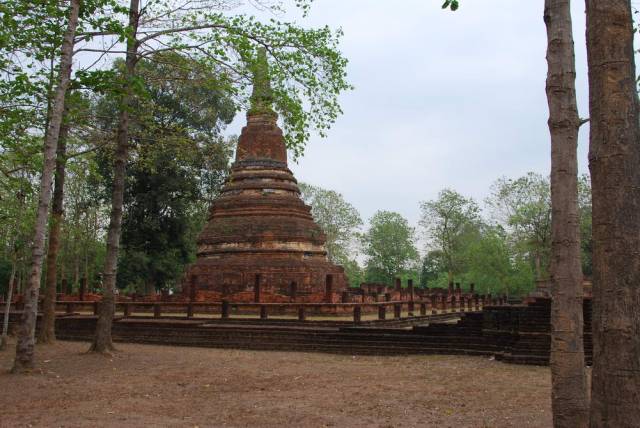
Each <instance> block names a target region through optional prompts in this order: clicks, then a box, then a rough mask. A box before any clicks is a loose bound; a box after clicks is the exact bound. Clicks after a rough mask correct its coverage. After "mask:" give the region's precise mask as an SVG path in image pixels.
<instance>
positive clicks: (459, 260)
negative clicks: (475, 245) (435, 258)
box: [420, 189, 480, 281]
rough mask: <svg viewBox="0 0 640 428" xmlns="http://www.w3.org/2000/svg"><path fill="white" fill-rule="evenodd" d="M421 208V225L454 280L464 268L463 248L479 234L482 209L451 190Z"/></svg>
mask: <svg viewBox="0 0 640 428" xmlns="http://www.w3.org/2000/svg"><path fill="white" fill-rule="evenodd" d="M420 208H421V211H422V216H421V219H420V225H421V226H422V227H423V228H424V230H425V233H426V237H427V239H428V241H429V242H430V244H431V247H432V249H435V250H438V251H439V252H440V256H439V260H440V263H441V266H442V268H444V269H445V270H446V271H447V272H448V276H449V281H453V278H454V275H456V274H458V273H460V272H462V270H463V268H464V264H465V260H464V254H465V253H464V251H462V248H463V247H465V245H466V244H467V241H469V240H471V239H473V235H474V234H476V232H477V228H478V225H479V222H480V216H479V212H480V208H479V207H478V205H477V204H476V202H475V201H474V200H473V199H468V198H465V197H464V196H462V195H460V194H459V193H457V192H455V191H453V190H451V189H444V190H442V191H441V192H440V193H439V194H438V198H437V199H436V200H432V201H426V202H422V203H421V204H420Z"/></svg>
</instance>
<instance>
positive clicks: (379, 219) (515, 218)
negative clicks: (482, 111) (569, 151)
mask: <svg viewBox="0 0 640 428" xmlns="http://www.w3.org/2000/svg"><path fill="white" fill-rule="evenodd" d="M301 189H302V194H303V198H304V199H305V200H306V201H307V202H308V203H310V204H311V205H312V213H313V215H314V218H315V220H316V221H317V222H318V223H319V224H320V225H321V226H322V228H323V229H324V230H325V231H328V232H327V247H328V253H329V257H330V258H331V259H332V260H333V261H334V262H336V263H338V264H341V265H343V266H345V268H346V272H347V275H348V276H349V282H350V284H351V285H352V286H358V285H359V284H360V283H361V282H365V281H366V282H380V283H387V284H391V283H392V282H393V280H394V278H396V277H400V278H402V279H403V281H406V279H412V280H413V281H414V282H415V283H416V284H420V286H423V287H444V288H446V287H447V285H448V283H449V282H462V283H464V284H469V283H471V282H473V283H475V284H476V286H477V289H478V290H479V291H481V292H483V293H487V292H493V293H501V294H502V293H504V294H509V295H515V296H524V295H526V294H527V293H529V292H530V291H532V290H533V288H534V287H535V285H536V282H537V281H547V280H548V279H549V262H550V258H549V257H550V250H551V199H550V183H549V179H548V178H547V177H545V176H543V175H540V174H536V173H532V172H530V173H528V174H526V175H525V176H523V177H520V178H517V179H508V178H504V177H503V178H500V179H498V180H496V181H495V182H494V183H493V185H492V186H491V189H490V195H489V196H488V197H487V198H486V199H485V201H484V204H483V208H481V206H480V204H479V203H478V202H476V201H475V200H474V199H472V198H467V197H465V196H463V195H461V194H460V193H458V192H456V191H455V190H452V189H444V190H442V191H441V192H440V193H439V194H438V196H437V198H435V199H433V200H429V201H423V202H421V203H420V209H421V219H420V222H419V224H418V227H417V228H414V227H412V226H411V225H410V224H409V222H408V221H407V220H406V219H405V218H403V217H402V216H401V215H400V214H399V213H395V212H389V211H378V212H376V213H375V214H374V215H373V216H372V217H371V219H369V221H368V225H367V227H366V229H363V223H362V221H361V218H360V215H359V214H358V212H357V210H356V209H355V208H354V207H353V206H352V205H351V204H349V203H348V202H347V201H345V200H344V198H343V197H342V195H340V194H338V193H336V192H333V191H327V190H323V189H319V188H317V187H314V186H310V185H308V184H302V185H301ZM579 206H580V216H579V217H580V229H581V232H582V241H581V242H582V245H581V248H582V271H583V274H584V275H585V276H587V277H589V276H590V275H591V273H592V266H591V258H592V244H591V188H590V184H589V177H588V176H586V175H585V176H582V177H580V179H579ZM328 207H330V210H328V209H327V208H328Z"/></svg>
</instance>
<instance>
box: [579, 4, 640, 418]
mask: <svg viewBox="0 0 640 428" xmlns="http://www.w3.org/2000/svg"><path fill="white" fill-rule="evenodd" d="M586 11H587V60H588V64H589V110H590V119H591V120H590V124H591V133H590V141H589V169H590V170H591V183H592V192H593V247H594V251H593V323H592V324H593V372H592V389H591V400H592V402H591V426H593V427H616V428H618V427H631V426H638V425H637V424H638V414H637V412H638V403H640V313H639V311H640V167H639V166H640V126H639V120H640V117H639V114H638V95H637V92H636V67H635V61H634V50H633V35H634V31H633V21H632V11H631V4H630V2H629V0H587V1H586Z"/></svg>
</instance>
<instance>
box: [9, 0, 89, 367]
mask: <svg viewBox="0 0 640 428" xmlns="http://www.w3.org/2000/svg"><path fill="white" fill-rule="evenodd" d="M79 10H80V0H71V4H70V13H69V20H68V23H67V29H66V31H65V34H64V39H63V41H62V48H61V56H60V71H59V74H58V84H57V87H56V90H55V96H54V99H53V106H52V110H51V118H50V121H49V126H48V127H47V132H46V135H45V140H44V164H43V167H42V177H41V178H40V190H39V195H38V209H37V213H36V221H35V227H34V233H33V244H32V245H33V246H32V252H31V266H30V269H29V279H28V283H27V286H26V290H25V291H24V294H23V296H24V310H23V312H22V317H21V320H20V326H19V328H18V341H17V345H16V359H15V361H14V365H13V369H12V371H13V372H27V371H30V370H31V369H32V368H33V366H34V345H35V333H36V318H37V315H38V293H39V289H40V277H41V275H42V261H43V259H44V241H45V231H46V228H47V214H48V211H49V203H50V202H51V184H52V182H53V173H54V169H55V161H56V148H57V147H56V146H57V144H58V135H59V133H60V125H61V123H62V113H63V111H64V100H65V94H66V92H67V89H68V87H69V82H70V80H71V65H72V58H73V40H74V37H75V34H76V27H77V25H78V14H79Z"/></svg>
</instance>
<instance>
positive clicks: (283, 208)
mask: <svg viewBox="0 0 640 428" xmlns="http://www.w3.org/2000/svg"><path fill="white" fill-rule="evenodd" d="M264 64H265V66H266V58H265V59H264ZM261 78H262V80H260V79H261ZM265 82H266V83H265ZM270 97H271V95H270V87H269V85H268V80H265V79H264V75H262V76H261V75H260V74H257V75H256V80H255V82H254V92H253V96H252V108H251V110H249V112H248V113H247V125H246V126H245V127H244V128H243V129H242V133H241V135H240V138H239V140H238V147H237V151H236V159H235V163H234V164H233V166H232V168H231V173H230V176H229V178H228V179H227V181H226V182H225V184H224V186H223V188H222V191H221V194H220V196H219V197H218V198H217V199H216V200H215V201H214V202H213V204H212V206H211V208H210V212H209V218H208V221H207V224H206V226H205V227H204V229H203V230H202V232H201V233H200V235H199V237H198V242H197V245H198V247H197V259H196V261H195V263H194V264H192V265H191V266H190V267H189V268H188V270H187V273H186V275H185V279H184V282H183V293H184V294H185V295H186V297H188V298H189V299H190V300H192V301H220V300H229V301H231V302H292V301H295V302H339V301H340V298H341V292H342V291H344V290H345V288H346V285H347V281H346V277H345V275H344V269H343V268H342V267H340V266H336V265H334V264H332V263H331V262H330V261H329V260H328V258H327V251H326V249H325V235H324V233H323V232H322V230H321V229H320V227H319V226H318V225H317V224H316V223H315V222H314V220H313V218H312V216H311V207H309V206H308V205H306V204H305V203H304V202H303V201H302V199H301V198H300V189H299V188H298V185H297V181H296V179H295V178H294V176H293V173H292V172H291V170H289V168H288V166H287V150H286V147H285V143H284V138H283V135H282V130H281V129H280V128H279V127H278V125H277V115H276V114H275V112H273V110H272V109H271V98H270Z"/></svg>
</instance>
